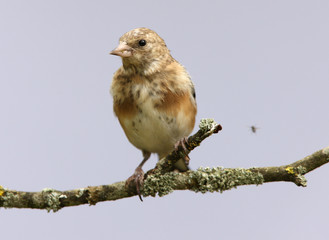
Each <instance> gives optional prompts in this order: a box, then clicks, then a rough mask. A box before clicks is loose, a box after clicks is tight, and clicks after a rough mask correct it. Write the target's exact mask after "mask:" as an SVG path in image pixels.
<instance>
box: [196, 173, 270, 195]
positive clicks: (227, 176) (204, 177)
mask: <svg viewBox="0 0 329 240" xmlns="http://www.w3.org/2000/svg"><path fill="white" fill-rule="evenodd" d="M190 179H191V180H190V181H195V180H196V181H197V184H196V185H195V184H194V187H193V188H192V189H191V190H192V191H195V192H202V193H206V192H223V191H225V190H229V189H232V188H236V187H237V186H240V185H248V184H256V185H259V184H262V183H263V182H264V178H263V175H262V174H260V173H255V172H251V171H250V170H248V169H242V168H236V169H224V168H222V167H215V168H209V167H207V168H199V169H198V170H197V171H193V172H191V173H190ZM191 184H192V182H191Z"/></svg>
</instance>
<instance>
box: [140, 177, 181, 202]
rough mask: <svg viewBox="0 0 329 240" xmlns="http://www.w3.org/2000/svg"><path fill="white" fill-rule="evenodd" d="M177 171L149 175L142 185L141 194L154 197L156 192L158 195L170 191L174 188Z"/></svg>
mask: <svg viewBox="0 0 329 240" xmlns="http://www.w3.org/2000/svg"><path fill="white" fill-rule="evenodd" d="M177 174H178V173H175V172H169V173H166V174H161V173H160V172H157V173H154V174H152V175H149V176H148V177H147V178H146V179H145V181H144V186H143V196H144V197H146V196H152V197H155V196H156V194H158V195H159V196H160V197H162V196H164V195H167V194H169V193H171V192H172V191H173V190H174V186H175V179H176V176H177Z"/></svg>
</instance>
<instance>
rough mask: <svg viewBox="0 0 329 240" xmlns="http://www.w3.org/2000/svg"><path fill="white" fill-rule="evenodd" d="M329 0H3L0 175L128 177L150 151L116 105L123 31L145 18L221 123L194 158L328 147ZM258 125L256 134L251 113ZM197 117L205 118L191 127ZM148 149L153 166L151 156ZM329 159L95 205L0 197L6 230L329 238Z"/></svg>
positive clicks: (77, 179)
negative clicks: (285, 179) (281, 172)
mask: <svg viewBox="0 0 329 240" xmlns="http://www.w3.org/2000/svg"><path fill="white" fill-rule="evenodd" d="M328 26H329V2H328V1H325V0H323V1H316V0H315V1H303V0H295V1H291V0H285V1H281V0H279V1H264V0H259V1H252V0H251V1H177V0H175V1H171V0H167V1H162V2H160V1H159V2H158V1H151V0H150V1H145V0H139V1H105V0H104V1H41V0H40V1H33V0H31V1H15V0H12V1H5V0H1V1H0V41H1V42H0V111H1V118H0V163H1V167H0V185H2V186H4V187H7V188H10V189H16V190H21V191H40V190H41V189H43V188H45V187H50V188H54V189H58V190H68V189H74V188H80V187H86V186H92V185H101V184H110V183H113V182H116V181H121V180H124V179H126V178H127V177H128V176H130V175H131V174H132V173H133V171H134V169H135V167H136V166H137V164H138V163H139V162H140V161H141V159H142V155H141V153H140V151H139V150H137V149H135V148H134V147H133V146H132V145H131V144H130V143H129V142H128V140H127V139H126V137H125V135H124V133H123V131H122V129H121V127H120V125H119V123H118V121H117V119H116V118H115V116H114V114H113V111H112V97H111V96H110V95H109V87H110V84H111V80H112V75H113V73H114V72H115V71H116V69H117V68H119V66H120V65H121V60H120V58H119V57H116V56H110V55H108V53H109V52H110V50H112V49H113V48H115V47H116V45H117V44H118V39H119V37H120V36H121V35H122V34H124V33H125V32H127V31H129V30H131V29H133V28H136V27H148V28H151V29H153V30H155V31H156V32H157V33H158V34H159V35H160V36H161V37H163V38H164V39H165V41H166V43H167V45H168V47H169V49H170V50H171V52H172V55H173V56H174V58H176V59H177V60H178V61H179V62H181V63H182V64H183V65H184V66H185V67H186V68H187V70H188V71H189V73H190V74H191V76H192V79H193V81H194V83H195V86H196V91H197V101H198V115H197V122H199V120H200V119H201V118H215V120H216V121H217V122H219V123H221V124H222V126H223V131H222V132H220V133H219V134H217V135H214V136H212V137H211V138H209V139H207V140H205V141H204V142H203V143H202V145H201V147H199V148H197V149H195V150H194V151H193V152H192V153H191V155H190V157H191V167H192V169H196V168H198V167H199V166H224V167H253V166H279V165H283V164H288V163H291V162H294V161H296V160H299V159H301V158H303V157H305V156H307V155H309V154H312V153H313V152H315V151H317V150H319V149H321V148H323V147H326V146H328V143H329V141H328V139H329V107H328V102H329V31H328V29H329V27H328ZM252 125H255V126H257V127H259V129H258V131H257V133H256V134H253V133H252V132H251V131H250V126H252ZM196 130H197V127H196V128H195V130H194V131H196ZM155 162H156V156H153V157H152V158H151V159H150V160H149V162H148V164H147V165H146V166H145V168H144V169H145V170H147V169H149V168H151V167H153V166H154V165H155ZM328 173H329V166H328V165H325V166H323V167H321V168H319V169H317V170H315V171H313V172H311V173H309V174H307V175H306V177H307V179H308V187H307V188H301V187H297V186H295V185H294V184H292V183H268V184H264V185H261V186H257V187H256V186H245V187H239V188H237V189H233V190H231V191H227V192H224V193H223V194H220V193H213V194H210V193H208V194H201V193H199V194H195V193H193V192H188V191H181V192H179V191H176V192H174V193H172V194H170V195H168V196H165V197H162V198H159V197H156V198H151V197H149V198H145V199H144V202H143V203H141V202H140V201H139V200H138V198H137V197H133V198H129V199H122V200H119V201H115V202H104V203H99V204H97V205H96V206H87V205H85V206H78V207H70V208H64V209H62V210H61V211H59V212H57V213H47V212H46V211H45V210H29V209H0V229H1V239H201V238H202V239H328V235H329V229H328V215H329V208H328V202H329V188H328V182H329V180H328Z"/></svg>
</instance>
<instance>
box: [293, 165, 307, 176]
mask: <svg viewBox="0 0 329 240" xmlns="http://www.w3.org/2000/svg"><path fill="white" fill-rule="evenodd" d="M296 170H297V174H301V175H304V174H305V173H307V169H306V168H305V167H303V166H298V167H297V168H296Z"/></svg>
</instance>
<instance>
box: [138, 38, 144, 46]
mask: <svg viewBox="0 0 329 240" xmlns="http://www.w3.org/2000/svg"><path fill="white" fill-rule="evenodd" d="M138 44H139V46H141V47H143V46H145V45H146V41H145V40H144V39H142V40H139V42H138Z"/></svg>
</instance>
